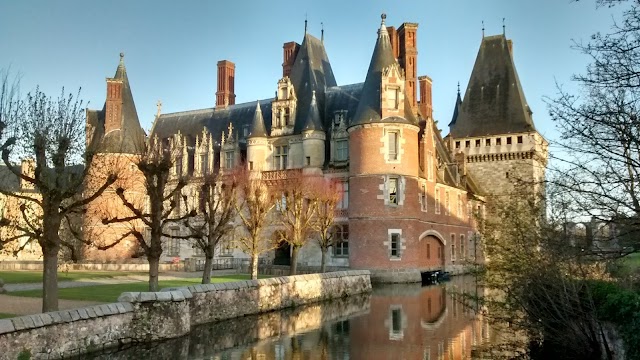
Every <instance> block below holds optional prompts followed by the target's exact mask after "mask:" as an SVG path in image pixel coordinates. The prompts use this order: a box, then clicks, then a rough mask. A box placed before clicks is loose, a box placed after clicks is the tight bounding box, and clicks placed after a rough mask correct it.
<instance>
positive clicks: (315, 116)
mask: <svg viewBox="0 0 640 360" xmlns="http://www.w3.org/2000/svg"><path fill="white" fill-rule="evenodd" d="M311 130H317V131H322V130H323V129H322V121H321V120H320V111H318V102H317V101H316V92H315V91H314V92H313V94H312V96H311V104H309V110H308V111H307V121H306V123H305V125H304V127H303V128H302V131H311Z"/></svg>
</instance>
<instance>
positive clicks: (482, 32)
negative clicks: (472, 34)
mask: <svg viewBox="0 0 640 360" xmlns="http://www.w3.org/2000/svg"><path fill="white" fill-rule="evenodd" d="M482 38H483V39H484V20H482Z"/></svg>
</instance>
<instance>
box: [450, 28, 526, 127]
mask: <svg viewBox="0 0 640 360" xmlns="http://www.w3.org/2000/svg"><path fill="white" fill-rule="evenodd" d="M533 130H535V127H534V125H533V119H532V117H531V112H530V110H529V106H528V105H527V101H526V99H525V97H524V92H523V91H522V86H521V85H520V80H519V79H518V73H517V72H516V68H515V65H514V62H513V57H512V55H511V50H510V46H509V41H508V40H507V39H506V37H505V36H504V35H496V36H489V37H485V38H483V39H482V44H481V45H480V50H479V51H478V56H477V58H476V62H475V65H474V66H473V72H472V73H471V78H470V79H469V85H468V86H467V91H466V93H465V95H464V100H463V101H462V106H461V107H460V112H459V114H458V116H457V118H456V119H455V121H452V123H451V124H450V134H451V136H453V137H454V138H461V137H476V136H489V135H498V134H508V133H519V132H527V131H533Z"/></svg>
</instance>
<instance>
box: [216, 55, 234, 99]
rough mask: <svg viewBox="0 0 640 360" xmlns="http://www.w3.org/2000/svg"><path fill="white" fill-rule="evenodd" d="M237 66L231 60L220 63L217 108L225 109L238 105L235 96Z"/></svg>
mask: <svg viewBox="0 0 640 360" xmlns="http://www.w3.org/2000/svg"><path fill="white" fill-rule="evenodd" d="M235 78H236V65H235V64H234V63H232V62H231V61H229V60H220V61H218V91H217V92H216V108H217V107H221V108H225V107H227V106H229V105H233V104H235V103H236V94H235Z"/></svg>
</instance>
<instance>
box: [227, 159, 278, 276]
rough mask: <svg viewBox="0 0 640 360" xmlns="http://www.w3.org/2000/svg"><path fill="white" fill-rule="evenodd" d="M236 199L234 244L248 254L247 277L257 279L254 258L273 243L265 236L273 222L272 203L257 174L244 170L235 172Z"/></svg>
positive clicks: (272, 246)
mask: <svg viewBox="0 0 640 360" xmlns="http://www.w3.org/2000/svg"><path fill="white" fill-rule="evenodd" d="M238 180H239V182H238V184H239V186H238V190H239V194H238V201H237V202H236V204H235V208H236V213H237V216H238V218H239V220H240V224H239V226H238V230H240V233H239V234H236V237H235V243H236V244H237V245H238V247H239V248H240V249H241V250H242V251H244V252H245V253H246V254H248V255H249V256H251V264H250V266H249V272H250V273H251V279H254V280H255V279H257V278H258V259H259V256H260V254H262V253H264V252H267V251H269V250H272V249H274V248H275V247H276V245H275V244H274V243H273V241H271V240H270V239H269V236H268V235H267V231H268V230H269V228H270V227H271V226H272V225H274V224H275V223H276V222H275V219H274V216H273V215H274V214H273V212H272V210H273V208H274V206H275V202H274V199H273V198H272V196H271V192H270V190H269V187H267V184H265V182H264V181H263V180H262V179H261V178H260V174H256V173H251V172H249V171H246V170H244V171H243V172H241V173H239V174H238Z"/></svg>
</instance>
